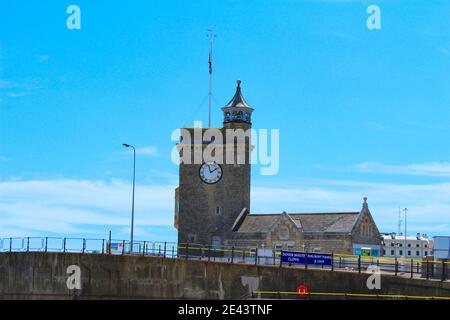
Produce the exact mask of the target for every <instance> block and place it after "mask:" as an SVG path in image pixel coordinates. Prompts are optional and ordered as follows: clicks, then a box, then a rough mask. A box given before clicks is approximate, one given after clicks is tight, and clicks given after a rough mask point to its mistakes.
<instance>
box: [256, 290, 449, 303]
mask: <svg viewBox="0 0 450 320" xmlns="http://www.w3.org/2000/svg"><path fill="white" fill-rule="evenodd" d="M251 297H252V298H254V299H255V298H256V299H296V298H297V299H314V300H320V299H330V298H333V299H342V300H357V299H364V300H366V299H405V300H449V301H450V297H439V296H408V295H399V294H368V293H344V292H306V293H299V292H281V291H253V292H252V294H251Z"/></svg>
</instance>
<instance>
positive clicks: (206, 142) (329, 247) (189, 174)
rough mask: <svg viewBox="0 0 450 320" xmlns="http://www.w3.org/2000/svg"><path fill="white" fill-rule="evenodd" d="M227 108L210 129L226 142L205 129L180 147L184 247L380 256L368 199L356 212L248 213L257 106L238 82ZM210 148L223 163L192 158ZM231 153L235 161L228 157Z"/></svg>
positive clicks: (179, 219) (178, 199)
mask: <svg viewBox="0 0 450 320" xmlns="http://www.w3.org/2000/svg"><path fill="white" fill-rule="evenodd" d="M222 111H223V119H224V121H223V127H222V128H215V129H213V131H214V130H215V131H216V132H217V133H220V134H221V136H222V140H221V141H218V140H216V139H215V138H214V139H212V138H211V137H210V136H208V135H207V134H206V132H207V131H208V128H203V129H195V128H183V129H182V130H183V132H185V134H184V135H182V137H181V139H180V143H178V144H177V147H178V150H179V153H180V157H181V159H182V161H181V162H180V167H179V186H178V188H177V189H176V190H175V227H176V228H177V229H178V243H179V245H182V244H183V245H184V244H187V243H189V244H201V245H203V246H211V247H213V248H216V249H220V248H223V247H225V246H230V247H231V246H235V247H246V248H256V247H257V248H271V249H274V250H279V251H281V250H296V251H309V252H336V253H349V254H352V253H353V254H361V252H362V251H364V250H366V252H367V250H369V252H370V254H372V255H379V254H380V250H381V249H380V245H381V236H380V233H379V231H378V228H377V226H376V224H375V222H374V220H373V218H372V215H371V213H370V210H369V207H368V204H367V198H364V203H363V206H362V209H361V210H360V211H355V212H336V213H286V212H283V213H276V214H252V213H250V212H251V210H250V171H251V165H250V154H251V151H252V145H251V134H250V130H249V129H251V126H252V122H251V118H252V112H253V109H252V108H251V107H250V106H249V104H248V103H247V102H246V101H245V99H244V97H243V95H242V91H241V82H240V81H238V82H237V87H236V92H235V94H234V96H233V98H232V99H231V101H230V102H229V103H228V104H227V105H226V106H225V107H223V108H222ZM196 131H197V134H196ZM198 131H201V132H200V134H198ZM210 131H211V130H210ZM230 132H232V133H236V132H238V133H239V132H240V133H241V134H242V132H244V133H246V134H244V137H245V138H244V139H238V138H236V137H235V135H233V134H230ZM205 134H206V135H205ZM212 145H214V152H213V153H214V154H213V156H218V155H221V156H222V159H223V162H221V161H205V162H203V161H198V158H197V159H195V157H196V155H197V157H198V155H199V154H204V153H205V152H206V153H208V151H210V150H211V146H212ZM230 154H232V155H233V156H232V157H228V156H229V155H230ZM230 159H231V161H230ZM195 160H197V161H195ZM226 160H228V161H226Z"/></svg>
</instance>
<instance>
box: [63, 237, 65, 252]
mask: <svg viewBox="0 0 450 320" xmlns="http://www.w3.org/2000/svg"><path fill="white" fill-rule="evenodd" d="M63 252H64V253H66V238H64V239H63Z"/></svg>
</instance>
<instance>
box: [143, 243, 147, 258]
mask: <svg viewBox="0 0 450 320" xmlns="http://www.w3.org/2000/svg"><path fill="white" fill-rule="evenodd" d="M146 245H147V241H144V247H143V248H142V256H143V257H145V246H146Z"/></svg>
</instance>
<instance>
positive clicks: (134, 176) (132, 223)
mask: <svg viewBox="0 0 450 320" xmlns="http://www.w3.org/2000/svg"><path fill="white" fill-rule="evenodd" d="M122 145H123V146H124V147H125V148H133V198H132V201H131V239H130V253H132V252H133V233H134V189H135V181H136V148H135V147H134V146H132V145H130V144H126V143H124V144H122Z"/></svg>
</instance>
